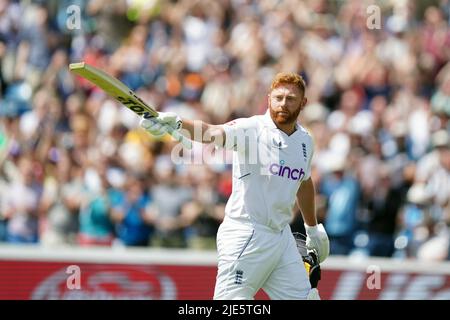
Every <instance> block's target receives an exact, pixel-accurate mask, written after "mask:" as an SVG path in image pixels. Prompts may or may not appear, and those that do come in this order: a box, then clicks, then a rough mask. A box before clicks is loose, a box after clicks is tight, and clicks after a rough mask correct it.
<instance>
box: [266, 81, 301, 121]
mask: <svg viewBox="0 0 450 320" xmlns="http://www.w3.org/2000/svg"><path fill="white" fill-rule="evenodd" d="M281 96H286V97H285V98H283V99H286V102H284V104H283V103H282V102H278V101H277V98H280V97H281ZM268 100H269V112H270V117H271V118H272V120H273V121H274V122H275V124H277V125H278V126H280V125H281V126H286V125H287V126H289V125H293V124H295V123H296V122H297V118H298V115H299V114H300V111H302V109H303V108H304V106H305V104H306V98H304V97H303V94H301V92H300V90H298V89H297V88H296V87H295V86H294V85H291V84H284V85H282V86H279V87H277V88H275V89H274V90H273V91H272V92H271V93H270V94H269V99H268ZM273 102H274V103H275V104H276V105H273Z"/></svg>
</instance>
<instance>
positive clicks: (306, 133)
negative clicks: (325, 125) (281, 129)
mask: <svg viewBox="0 0 450 320" xmlns="http://www.w3.org/2000/svg"><path fill="white" fill-rule="evenodd" d="M297 128H298V130H299V132H300V135H301V136H302V137H304V138H306V139H308V140H311V141H312V135H311V132H309V130H308V129H306V128H305V127H303V126H302V125H301V124H300V123H297Z"/></svg>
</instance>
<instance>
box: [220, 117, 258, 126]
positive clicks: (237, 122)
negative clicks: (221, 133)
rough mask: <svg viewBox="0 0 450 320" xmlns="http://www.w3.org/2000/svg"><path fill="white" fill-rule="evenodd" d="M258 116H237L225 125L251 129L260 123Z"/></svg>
mask: <svg viewBox="0 0 450 320" xmlns="http://www.w3.org/2000/svg"><path fill="white" fill-rule="evenodd" d="M256 117H257V116H252V117H248V118H237V119H234V120H231V121H228V122H226V123H224V126H226V127H236V128H240V129H249V128H253V127H256V126H257V125H258V119H256Z"/></svg>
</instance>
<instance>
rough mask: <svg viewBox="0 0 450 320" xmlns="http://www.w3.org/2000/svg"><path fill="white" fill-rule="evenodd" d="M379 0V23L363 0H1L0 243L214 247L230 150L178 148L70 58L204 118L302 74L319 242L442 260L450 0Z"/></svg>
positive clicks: (246, 107)
mask: <svg viewBox="0 0 450 320" xmlns="http://www.w3.org/2000/svg"><path fill="white" fill-rule="evenodd" d="M375 4H376V5H379V6H380V9H381V12H382V16H381V21H380V22H381V25H380V28H379V29H370V28H368V26H367V18H368V17H367V13H366V9H367V4H366V3H365V2H360V1H338V0H330V1H306V0H305V1H303V0H302V1H300V0H280V1H271V0H263V1H256V0H246V1H235V0H224V1H206V0H195V1H192V0H180V1H169V0H157V1H125V0H119V1H111V0H95V1H88V2H87V1H72V0H71V1H68V0H64V1H56V0H50V1H34V0H31V1H11V0H10V1H8V0H5V1H0V241H2V242H14V243H41V244H43V245H49V246H52V245H64V244H72V245H104V246H105V245H106V246H110V245H117V246H164V247H184V248H186V247H189V248H198V249H200V248H205V249H206V248H207V249H209V248H214V246H215V233H216V231H217V227H218V225H219V224H220V222H221V220H222V219H223V208H224V204H225V203H226V200H227V198H228V196H229V195H230V193H231V190H230V188H231V167H230V166H229V165H227V162H226V159H225V158H226V156H227V155H226V153H223V154H220V153H218V154H216V155H215V157H212V158H209V159H210V160H211V162H214V161H215V162H214V163H205V162H203V163H202V161H199V162H197V163H196V164H195V165H193V164H189V163H181V164H180V163H179V162H177V161H174V160H176V159H174V155H173V153H172V152H173V151H174V150H176V144H175V143H173V141H171V138H170V137H160V138H154V137H151V136H149V135H148V134H147V133H146V132H144V131H143V130H141V129H140V128H139V126H138V122H139V118H138V117H136V116H135V114H133V113H132V112H130V111H129V110H127V109H126V108H123V107H121V106H120V105H118V104H117V103H116V102H115V101H114V100H112V99H111V98H109V97H108V96H106V95H105V94H104V93H103V92H102V91H101V90H99V89H98V88H96V87H93V86H92V85H91V84H90V83H89V82H87V81H85V80H83V79H80V78H77V77H75V76H74V75H72V74H71V73H70V72H69V70H68V68H67V65H68V63H70V62H75V61H81V60H84V61H86V62H87V63H90V64H92V65H94V66H97V67H99V68H101V69H103V70H105V71H106V72H108V73H110V74H112V75H114V76H116V77H117V78H119V79H120V80H122V81H124V82H125V83H126V84H127V85H128V86H130V87H131V88H132V89H134V90H135V91H137V93H138V95H139V96H140V97H142V98H143V99H145V100H146V101H148V102H149V103H151V104H153V105H155V106H157V108H158V109H159V110H161V111H175V112H177V113H178V114H180V115H181V116H182V117H185V118H190V119H201V120H204V121H206V122H209V123H214V124H219V123H224V122H227V121H230V120H233V119H236V118H239V117H246V116H249V115H253V114H261V113H263V112H264V111H265V109H266V107H267V101H266V100H267V99H265V98H264V97H263V98H261V97H260V95H257V94H255V92H263V91H265V90H267V88H268V86H269V82H270V80H271V79H272V78H273V76H274V75H275V74H276V73H277V72H279V71H294V72H297V73H300V74H301V75H302V76H303V77H304V78H305V79H306V81H307V96H308V101H309V103H308V105H307V107H306V109H305V110H304V111H303V112H302V114H301V115H300V118H299V120H300V121H301V123H302V125H303V126H304V127H305V128H308V130H310V131H311V132H312V135H313V137H314V139H315V141H314V143H315V153H314V158H313V163H312V177H313V179H314V182H315V185H316V186H318V192H319V194H318V196H317V210H318V211H319V219H320V220H321V221H319V222H323V223H324V224H325V226H326V228H327V231H328V233H329V235H330V238H331V246H332V247H331V254H343V255H354V254H362V255H365V256H383V257H397V258H418V259H427V260H430V259H432V260H446V259H449V255H448V252H449V245H448V242H449V240H448V239H449V226H450V200H449V197H450V178H449V176H450V163H449V162H450V160H449V157H450V155H449V153H450V151H449V149H450V147H449V142H448V141H449V138H448V137H449V134H450V121H449V119H450V49H449V48H450V28H449V21H450V9H449V8H450V7H449V1H447V0H436V1H435V0H424V1H413V0H405V1H375ZM69 5H77V6H78V7H79V9H80V25H79V28H75V29H69V28H68V25H67V19H68V18H69V17H68V14H67V8H68V6H69ZM205 152H206V151H205V150H204V149H202V148H201V147H199V146H195V147H194V150H193V151H192V153H191V154H190V155H192V158H191V160H192V161H191V162H195V161H193V159H194V158H195V159H199V158H196V157H200V158H201V157H202V156H203V155H204V154H205ZM221 157H222V158H221ZM219 158H221V159H219ZM218 159H219V161H217V160H218ZM213 160H214V161H213ZM228 164H229V163H228ZM301 223H302V221H300V220H299V218H298V216H297V217H296V219H294V220H293V226H297V227H298V226H300V227H301ZM300 229H301V228H300ZM299 231H301V230H299Z"/></svg>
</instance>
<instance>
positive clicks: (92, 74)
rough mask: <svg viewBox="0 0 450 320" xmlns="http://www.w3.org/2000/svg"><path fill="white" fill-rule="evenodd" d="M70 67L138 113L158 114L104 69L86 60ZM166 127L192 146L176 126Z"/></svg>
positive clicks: (172, 134)
mask: <svg viewBox="0 0 450 320" xmlns="http://www.w3.org/2000/svg"><path fill="white" fill-rule="evenodd" d="M69 69H70V71H72V72H73V73H76V74H77V75H79V76H81V77H83V78H85V79H87V80H89V81H90V82H92V83H93V84H95V85H96V86H98V87H99V88H101V89H102V90H103V91H105V92H106V93H107V94H109V95H110V96H112V97H114V98H115V99H117V100H118V101H119V102H120V103H122V104H123V105H124V106H125V107H127V108H128V109H130V110H131V111H133V112H134V113H136V114H137V115H139V116H142V117H144V118H146V119H148V118H152V117H157V116H158V111H156V110H155V108H153V107H151V106H150V105H148V104H147V103H145V102H144V101H143V100H142V99H141V98H139V97H138V96H137V95H136V94H135V93H134V92H133V91H132V90H131V89H130V88H128V87H127V86H126V85H125V84H124V83H122V82H121V81H119V80H118V79H116V78H114V77H113V76H110V75H109V74H107V73H105V72H103V71H102V70H100V69H97V68H95V67H93V66H90V65H88V64H87V63H85V62H77V63H71V64H70V65H69ZM165 129H167V132H168V133H169V134H170V135H171V136H172V137H173V138H174V139H175V140H177V141H179V142H181V143H182V144H183V146H184V147H186V148H188V149H191V148H192V142H191V141H190V140H189V139H187V138H186V137H185V136H183V135H182V134H181V133H180V132H179V131H177V130H176V129H175V128H172V127H170V126H168V125H165Z"/></svg>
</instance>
